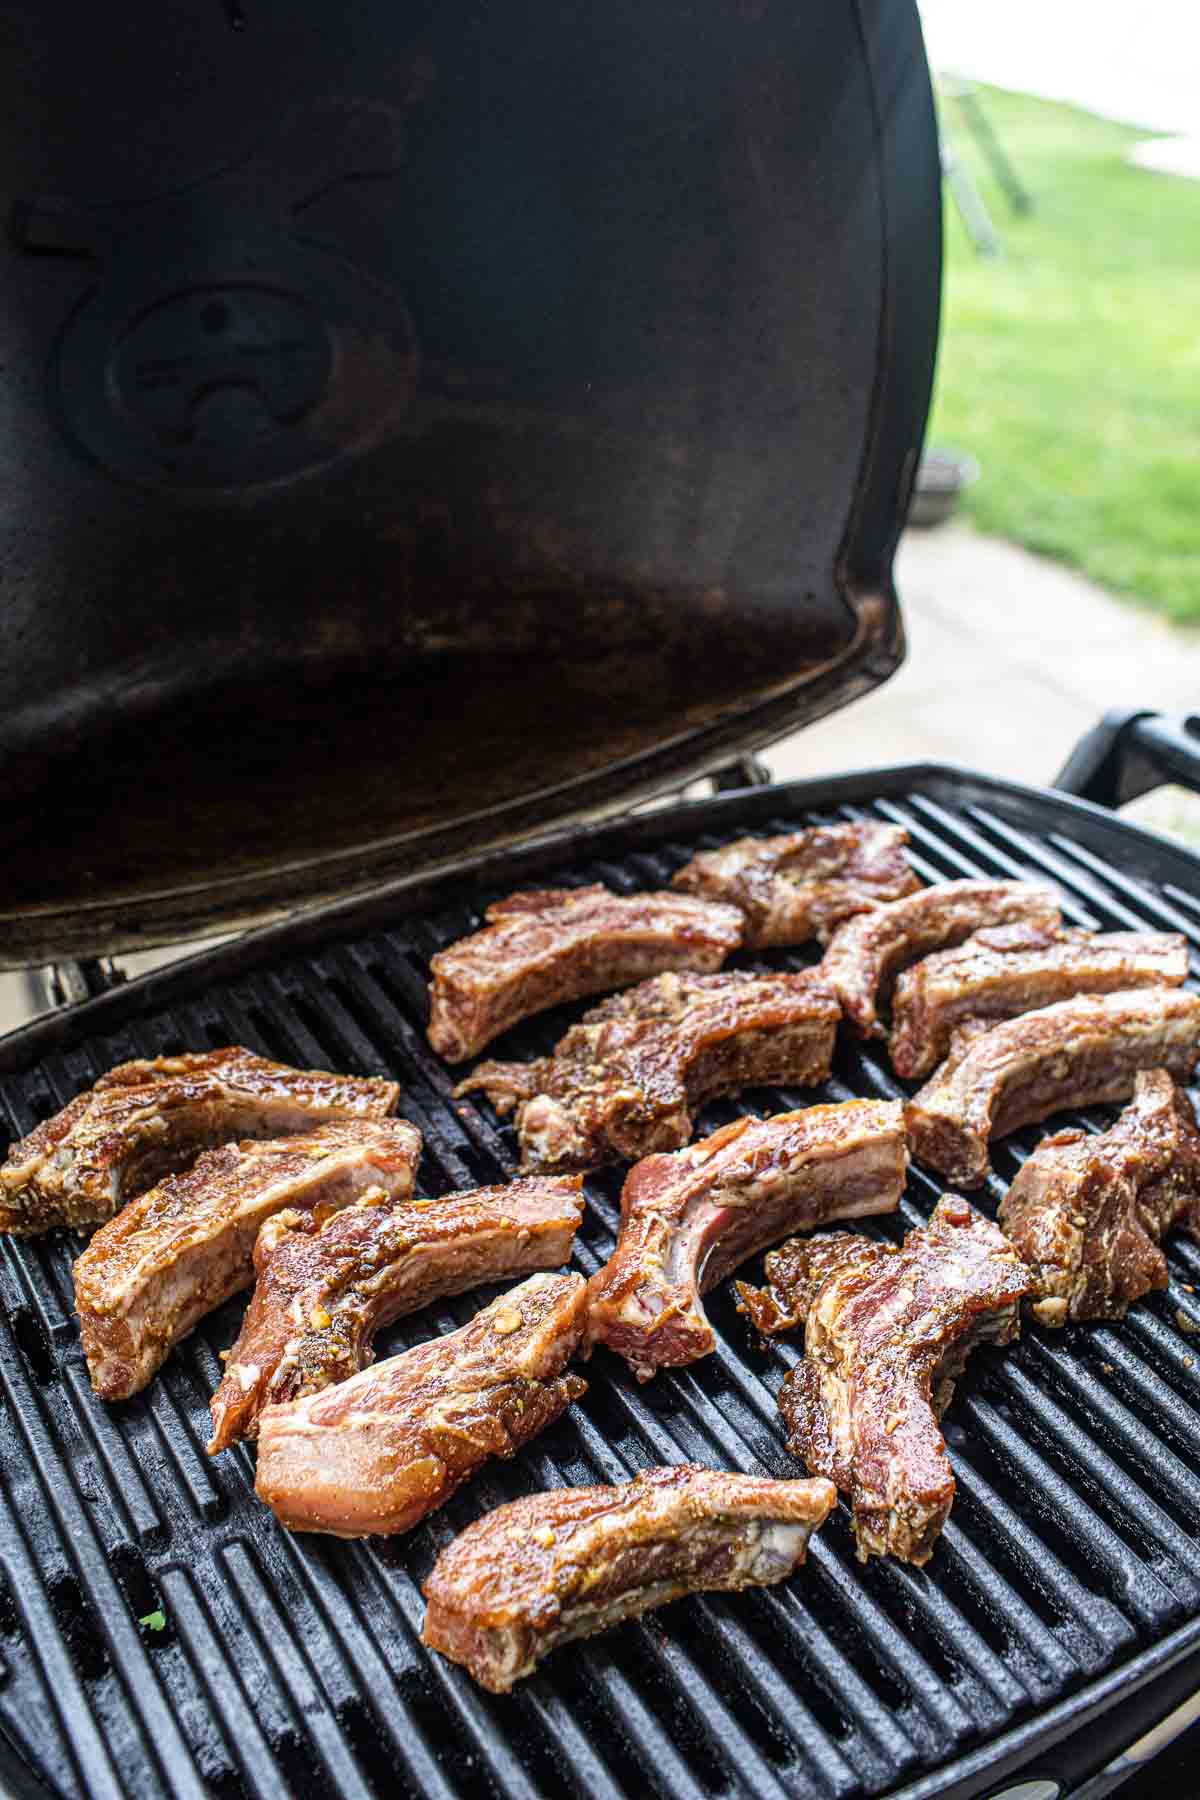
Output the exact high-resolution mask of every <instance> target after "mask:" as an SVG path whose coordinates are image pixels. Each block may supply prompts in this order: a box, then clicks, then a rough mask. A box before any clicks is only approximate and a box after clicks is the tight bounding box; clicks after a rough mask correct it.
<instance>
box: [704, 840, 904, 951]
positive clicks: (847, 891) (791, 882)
mask: <svg viewBox="0 0 1200 1800" xmlns="http://www.w3.org/2000/svg"><path fill="white" fill-rule="evenodd" d="M907 842H908V833H907V831H904V830H903V829H902V828H901V827H900V826H899V825H878V824H871V823H863V824H860V825H813V826H811V827H810V828H809V829H808V830H807V831H791V832H788V833H787V834H786V835H785V836H783V837H770V838H755V837H744V838H737V839H735V841H734V842H733V843H732V844H723V845H722V846H721V848H720V849H719V850H705V851H703V852H702V853H701V854H700V855H699V856H694V857H693V858H692V860H691V862H689V863H686V864H685V865H684V867H683V868H682V869H680V870H679V872H678V874H676V875H675V876H674V877H673V878H672V881H671V886H672V887H676V888H681V889H682V890H683V891H684V892H685V893H688V894H696V895H699V896H700V897H701V898H703V899H705V900H727V901H729V902H730V903H731V904H732V905H734V906H736V907H737V908H738V909H739V911H740V912H741V913H742V915H743V916H744V918H745V921H746V927H745V935H744V938H743V943H744V944H745V947H746V948H747V949H755V950H757V949H761V948H763V947H765V946H766V945H768V944H803V943H805V942H807V941H808V939H809V938H814V937H821V936H824V934H825V933H826V932H827V931H828V930H829V929H830V927H831V926H833V925H836V924H838V922H839V921H840V920H842V919H848V918H850V917H851V915H852V914H854V913H860V912H867V911H869V910H870V908H871V907H873V906H877V905H879V904H880V903H881V902H883V901H885V900H899V899H901V898H902V897H903V896H904V895H905V894H911V893H912V892H913V891H914V890H915V889H916V888H919V887H920V885H921V884H920V882H919V881H918V879H917V877H916V876H915V875H914V874H913V872H912V870H911V869H910V868H909V866H908V859H907V857H906V856H905V854H904V846H905V844H907Z"/></svg>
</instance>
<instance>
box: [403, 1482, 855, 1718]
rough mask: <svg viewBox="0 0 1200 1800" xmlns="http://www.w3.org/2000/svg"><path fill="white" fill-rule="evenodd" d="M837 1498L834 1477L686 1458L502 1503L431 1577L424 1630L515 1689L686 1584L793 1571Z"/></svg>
mask: <svg viewBox="0 0 1200 1800" xmlns="http://www.w3.org/2000/svg"><path fill="white" fill-rule="evenodd" d="M836 1500H837V1490H836V1488H835V1487H834V1486H833V1484H832V1482H829V1481H768V1480H762V1479H760V1478H759V1477H757V1476H754V1475H728V1474H725V1473H722V1472H717V1471H714V1470H712V1469H702V1468H698V1467H697V1466H696V1465H695V1464H689V1463H684V1464H682V1465H680V1466H679V1467H676V1468H664V1469H646V1470H644V1471H643V1473H642V1474H640V1475H637V1476H635V1477H634V1479H633V1480H632V1481H630V1482H627V1483H625V1484H624V1485H623V1486H621V1487H585V1488H558V1489H556V1490H554V1491H553V1492H551V1493H548V1494H529V1495H527V1496H526V1498H525V1499H523V1500H514V1501H512V1502H510V1504H509V1505H507V1506H499V1507H497V1508H496V1510H495V1511H494V1512H490V1513H487V1514H486V1515H485V1516H484V1517H483V1518H482V1519H478V1520H476V1522H475V1524H474V1525H469V1526H468V1527H467V1529H466V1530H465V1531H464V1532H462V1533H461V1534H460V1535H459V1536H458V1537H456V1538H455V1540H454V1542H453V1543H452V1544H451V1545H450V1546H449V1547H448V1548H447V1549H445V1550H443V1551H442V1554H441V1555H440V1556H439V1557H438V1559H437V1562H436V1563H435V1564H434V1565H433V1570H432V1573H431V1574H430V1576H429V1579H428V1580H427V1581H426V1583H425V1588H424V1593H425V1598H426V1600H427V1601H428V1602H429V1605H428V1609H427V1611H426V1613H425V1625H424V1629H423V1630H422V1633H421V1640H422V1642H423V1643H426V1644H428V1645H429V1646H430V1648H431V1649H433V1650H440V1651H441V1653H442V1655H443V1656H447V1657H449V1658H450V1660H451V1661H452V1662H456V1663H462V1665H463V1666H464V1667H465V1668H467V1669H469V1670H470V1672H471V1674H472V1675H473V1676H474V1677H475V1679H476V1681H478V1682H479V1683H480V1685H481V1686H482V1687H485V1688H488V1689H489V1690H490V1691H491V1692H492V1693H493V1694H506V1693H508V1691H509V1689H510V1688H511V1687H512V1686H513V1683H514V1682H517V1681H520V1680H521V1679H522V1678H523V1677H524V1676H526V1675H530V1674H532V1673H533V1670H534V1667H535V1666H536V1664H537V1663H539V1662H540V1661H541V1659H542V1657H544V1656H547V1655H549V1653H550V1651H551V1650H555V1649H557V1648H558V1646H559V1645H560V1644H566V1643H570V1641H571V1640H572V1639H573V1638H581V1637H590V1636H591V1635H592V1634H593V1632H597V1631H605V1630H607V1629H608V1627H609V1626H610V1625H617V1624H620V1623H621V1621H622V1620H624V1619H634V1618H637V1617H638V1616H639V1614H641V1613H644V1612H648V1611H649V1610H650V1609H651V1607H655V1606H665V1605H666V1604H667V1603H668V1601H671V1600H678V1599H679V1598H680V1597H681V1596H682V1595H684V1594H695V1593H705V1592H711V1591H713V1590H717V1591H722V1592H729V1591H731V1590H737V1589H739V1588H746V1587H766V1586H769V1585H770V1584H772V1583H773V1582H776V1581H784V1580H786V1579H787V1577H788V1576H789V1575H791V1574H793V1573H794V1572H795V1570H796V1569H798V1568H799V1567H800V1565H801V1563H803V1562H804V1560H805V1556H806V1554H807V1551H808V1540H809V1538H810V1537H811V1536H812V1534H813V1532H814V1531H816V1530H817V1529H818V1527H819V1526H820V1525H821V1524H822V1523H823V1522H824V1520H825V1518H826V1517H827V1515H828V1513H829V1512H830V1510H831V1509H832V1507H833V1505H834V1503H835V1502H836Z"/></svg>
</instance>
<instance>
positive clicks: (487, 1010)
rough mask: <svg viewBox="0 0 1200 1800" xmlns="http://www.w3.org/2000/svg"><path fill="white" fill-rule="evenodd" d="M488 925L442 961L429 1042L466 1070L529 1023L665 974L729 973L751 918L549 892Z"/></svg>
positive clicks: (699, 903) (682, 902)
mask: <svg viewBox="0 0 1200 1800" xmlns="http://www.w3.org/2000/svg"><path fill="white" fill-rule="evenodd" d="M485 917H486V918H487V920H488V923H487V925H486V926H485V927H484V929H483V930H482V931H477V932H476V933H475V934H474V936H473V937H466V938H462V939H460V941H459V942H458V943H457V944H451V945H450V947H449V949H447V950H442V951H440V952H439V953H438V955H437V956H435V957H434V958H433V959H432V961H431V963H430V968H431V970H432V972H433V983H432V986H431V988H430V994H429V1004H430V1011H429V1042H430V1043H431V1044H432V1045H433V1048H434V1049H435V1050H436V1051H437V1053H438V1055H439V1056H444V1057H445V1058H446V1061H447V1062H462V1061H463V1059H464V1058H465V1057H468V1056H474V1055H475V1053H476V1051H478V1050H482V1048H483V1046H484V1045H485V1044H487V1043H490V1042H491V1040H492V1039H493V1038H494V1037H499V1035H500V1033H501V1032H502V1031H507V1030H508V1028H509V1026H510V1025H515V1024H516V1023H517V1021H518V1020H519V1019H527V1018H528V1017H529V1015H530V1014H531V1013H537V1012H544V1011H545V1009H546V1007H548V1006H558V1005H559V1004H560V1003H561V1002H562V1001H564V1000H579V999H582V998H583V996H584V995H585V994H602V993H604V992H605V991H606V990H607V989H610V988H619V987H625V986H627V985H628V984H629V983H630V982H631V981H641V980H643V979H644V978H645V977H646V976H648V975H657V974H659V973H660V972H661V971H662V970H664V969H701V970H705V969H707V970H712V969H719V968H720V966H721V964H722V963H723V962H724V961H725V958H726V957H727V956H728V955H729V953H730V951H731V950H736V949H737V947H738V945H739V944H740V943H741V940H742V916H741V914H740V913H739V912H738V911H737V909H736V908H735V907H732V906H716V905H713V904H712V903H711V902H709V901H707V900H693V899H690V898H689V897H688V896H687V895H685V894H629V895H623V894H612V893H610V892H609V890H608V889H607V888H606V887H600V886H593V887H582V888H545V889H543V890H541V891H539V892H537V893H529V894H510V895H509V897H508V899H507V900H497V901H495V902H494V903H493V904H492V905H491V906H489V907H488V909H487V912H486V914H485Z"/></svg>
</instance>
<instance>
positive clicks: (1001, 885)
mask: <svg viewBox="0 0 1200 1800" xmlns="http://www.w3.org/2000/svg"><path fill="white" fill-rule="evenodd" d="M1060 919H1061V911H1060V907H1059V898H1058V895H1057V893H1056V892H1055V891H1054V889H1053V888H1049V887H1038V886H1036V885H1035V884H1034V883H1032V882H1027V881H944V882H942V883H940V885H939V886H937V887H929V888H922V889H921V891H920V893H919V894H910V895H909V896H908V898H907V899H905V900H892V901H890V902H889V903H888V904H887V905H886V906H877V907H876V908H875V909H874V911H873V912H869V913H860V914H859V915H858V916H857V918H853V919H847V920H846V922H845V924H844V925H839V926H838V928H837V930H836V931H835V932H834V934H833V937H832V938H831V940H830V943H829V948H828V950H826V952H825V955H824V958H823V959H822V962H821V973H822V975H823V976H824V977H825V979H826V981H828V982H829V984H830V986H831V987H832V988H833V990H834V992H835V993H836V994H837V997H838V999H839V1000H840V1001H841V1004H842V1011H843V1013H844V1014H845V1016H846V1018H847V1020H848V1021H849V1023H850V1024H851V1025H852V1026H853V1027H854V1029H855V1030H856V1031H857V1032H858V1033H859V1034H860V1036H862V1037H882V1036H883V1026H882V1025H881V1024H880V1022H879V1012H878V1009H879V1007H881V1006H883V1005H885V1004H886V1002H887V1000H888V998H889V997H890V994H891V989H892V984H893V982H894V981H895V979H896V977H897V975H898V974H899V973H900V971H901V969H906V968H907V967H908V966H909V964H910V963H914V962H916V961H917V960H918V958H920V957H922V956H928V955H929V954H930V952H931V951H933V950H948V949H951V948H952V947H953V946H954V945H955V944H961V943H962V941H963V939H964V938H969V937H970V936H971V935H972V934H973V933H974V932H976V931H981V930H983V929H984V928H985V927H986V926H991V925H1011V924H1017V923H1020V924H1031V925H1041V926H1043V927H1045V928H1047V929H1051V928H1053V927H1054V926H1056V925H1058V924H1059V922H1060Z"/></svg>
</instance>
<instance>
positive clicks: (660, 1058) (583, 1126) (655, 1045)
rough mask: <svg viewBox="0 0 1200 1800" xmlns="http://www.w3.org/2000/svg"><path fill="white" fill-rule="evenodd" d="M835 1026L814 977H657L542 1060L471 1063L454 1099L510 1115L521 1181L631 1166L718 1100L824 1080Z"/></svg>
mask: <svg viewBox="0 0 1200 1800" xmlns="http://www.w3.org/2000/svg"><path fill="white" fill-rule="evenodd" d="M838 1017H839V1013H838V1004H837V1000H836V999H835V997H834V995H833V993H832V991H831V990H830V988H829V987H828V986H827V985H826V984H825V983H824V982H823V981H822V980H821V979H820V977H819V976H818V975H817V974H815V973H814V972H813V971H812V970H806V971H805V972H804V973H802V974H798V975H784V974H773V973H759V972H746V973H728V974H721V975H690V974H684V975H675V974H670V975H658V976H656V977H655V978H654V979H653V980H651V981H643V982H642V983H640V985H639V986H637V987H635V988H630V989H629V990H628V992H626V993H623V994H617V995H615V996H614V997H613V998H612V999H611V1000H606V1001H604V1002H603V1003H602V1004H601V1005H600V1006H597V1007H593V1008H592V1010H591V1011H590V1012H589V1013H587V1014H586V1015H585V1017H584V1019H583V1020H582V1022H581V1023H580V1024H578V1025H575V1026H573V1027H572V1029H571V1030H570V1031H568V1032H567V1034H566V1036H565V1037H564V1038H563V1039H562V1041H561V1043H560V1044H559V1045H558V1048H557V1049H556V1050H555V1051H554V1053H553V1055H552V1056H546V1057H542V1058H540V1059H539V1060H538V1061H536V1062H531V1063H496V1062H488V1063H481V1064H480V1065H479V1067H478V1068H477V1069H476V1070H475V1071H474V1073H473V1074H472V1075H471V1076H470V1077H469V1078H468V1079H467V1080H466V1081H463V1082H461V1083H460V1084H459V1086H458V1087H457V1088H456V1089H455V1092H456V1093H457V1094H464V1093H468V1092H469V1091H471V1090H472V1089H474V1088H483V1089H484V1090H485V1092H486V1093H487V1095H488V1098H489V1099H490V1100H491V1102H492V1104H493V1106H495V1107H496V1109H497V1111H499V1112H501V1113H505V1112H509V1111H511V1110H512V1108H513V1107H514V1106H515V1107H516V1108H517V1134H518V1136H519V1138H520V1141H521V1161H522V1167H524V1168H526V1169H529V1170H531V1171H549V1170H554V1169H588V1168H594V1167H595V1166H596V1165H598V1164H600V1163H606V1162H622V1161H624V1162H634V1161H636V1160H637V1159H638V1158H639V1157H643V1156H650V1155H653V1154H654V1153H655V1152H656V1151H664V1150H677V1149H678V1148H679V1146H680V1145H681V1144H686V1143H687V1141H688V1139H689V1137H690V1136H691V1134H692V1115H693V1113H694V1112H695V1110H696V1109H697V1108H698V1107H699V1106H701V1105H703V1103H704V1101H706V1100H711V1099H713V1098H715V1097H716V1096H717V1095H718V1094H734V1093H737V1092H738V1091H739V1090H740V1089H742V1088H744V1087H754V1086H759V1085H764V1086H781V1087H810V1086H813V1085H815V1084H816V1083H817V1082H820V1081H824V1080H825V1079H826V1077H827V1076H828V1074H829V1065H830V1061H831V1059H832V1056H833V1044H834V1037H835V1034H836V1031H837V1022H838Z"/></svg>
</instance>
